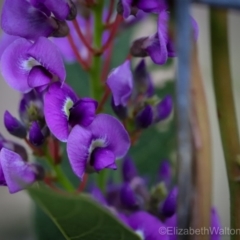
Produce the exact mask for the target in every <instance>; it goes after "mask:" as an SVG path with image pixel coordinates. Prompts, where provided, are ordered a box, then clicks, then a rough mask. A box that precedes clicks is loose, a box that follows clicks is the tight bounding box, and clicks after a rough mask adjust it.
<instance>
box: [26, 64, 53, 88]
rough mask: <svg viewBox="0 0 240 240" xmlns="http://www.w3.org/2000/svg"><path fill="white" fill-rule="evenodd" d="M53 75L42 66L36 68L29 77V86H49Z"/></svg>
mask: <svg viewBox="0 0 240 240" xmlns="http://www.w3.org/2000/svg"><path fill="white" fill-rule="evenodd" d="M51 79H52V75H51V74H50V73H49V72H48V71H46V69H45V68H44V67H42V66H35V67H33V68H32V70H31V71H30V73H29V75H28V85H29V86H30V87H31V88H36V87H40V86H44V85H47V84H49V83H50V82H51Z"/></svg>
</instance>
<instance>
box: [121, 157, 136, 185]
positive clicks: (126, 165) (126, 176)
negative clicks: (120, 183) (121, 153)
mask: <svg viewBox="0 0 240 240" xmlns="http://www.w3.org/2000/svg"><path fill="white" fill-rule="evenodd" d="M122 175H123V180H124V181H125V182H130V181H131V180H132V179H133V178H135V177H137V176H138V172H137V169H136V166H135V164H134V163H133V161H132V159H131V158H130V157H128V156H126V157H125V158H124V160H123V165H122Z"/></svg>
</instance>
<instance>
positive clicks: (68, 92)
mask: <svg viewBox="0 0 240 240" xmlns="http://www.w3.org/2000/svg"><path fill="white" fill-rule="evenodd" d="M76 101H77V96H76V95H75V93H74V92H73V90H72V89H71V88H70V87H69V86H67V85H66V84H64V85H63V86H62V87H61V85H60V83H53V84H52V85H51V86H50V87H49V89H48V91H47V92H46V93H45V95H44V115H45V119H46V123H47V126H48V127H49V129H50V131H51V132H52V134H53V135H54V136H55V137H56V138H57V139H59V140H60V141H63V142H66V141H67V139H68V134H69V123H68V119H69V114H70V112H69V111H70V108H71V107H72V106H73V105H74V102H76Z"/></svg>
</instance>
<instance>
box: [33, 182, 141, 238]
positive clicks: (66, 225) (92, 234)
mask: <svg viewBox="0 0 240 240" xmlns="http://www.w3.org/2000/svg"><path fill="white" fill-rule="evenodd" d="M29 194H30V195H31V197H32V198H33V200H34V201H35V202H36V203H37V204H38V205H39V206H40V207H41V208H42V209H43V211H44V212H45V213H46V214H47V215H48V216H49V217H50V218H51V219H52V221H53V222H54V223H55V224H56V225H57V226H58V228H59V230H60V231H61V233H62V235H63V236H64V237H65V239H68V240H72V239H74V240H78V239H81V240H93V239H98V240H116V236H117V239H119V240H130V239H131V240H140V238H139V237H138V236H137V235H136V234H135V233H134V232H133V231H132V230H131V229H129V228H128V227H126V226H125V225H124V224H123V223H121V222H120V221H119V220H118V219H117V218H116V217H115V216H114V215H113V214H112V213H111V212H110V211H109V210H108V209H106V208H104V207H102V206H101V205H99V204H98V203H97V202H96V201H94V200H93V199H92V198H91V197H90V196H89V195H87V194H81V195H73V194H60V193H56V192H53V191H50V190H48V189H47V188H44V187H41V188H39V189H37V188H32V189H30V190H29ZM52 239H58V240H59V238H56V236H54V237H53V238H52ZM63 239H64V238H63ZM42 240H46V238H43V239H42Z"/></svg>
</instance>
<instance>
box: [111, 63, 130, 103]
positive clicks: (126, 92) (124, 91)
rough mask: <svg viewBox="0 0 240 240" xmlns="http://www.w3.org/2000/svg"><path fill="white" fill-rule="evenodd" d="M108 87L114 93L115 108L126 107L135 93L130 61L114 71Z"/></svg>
mask: <svg viewBox="0 0 240 240" xmlns="http://www.w3.org/2000/svg"><path fill="white" fill-rule="evenodd" d="M107 85H108V87H109V88H110V89H111V91H112V95H113V101H114V105H115V106H119V105H122V106H126V105H127V102H128V100H129V99H130V97H131V94H132V91H133V76H132V72H131V68H130V61H129V60H127V61H126V62H124V63H123V64H122V65H120V66H118V67H117V68H115V69H113V70H112V72H111V73H110V74H109V76H108V79H107Z"/></svg>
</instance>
